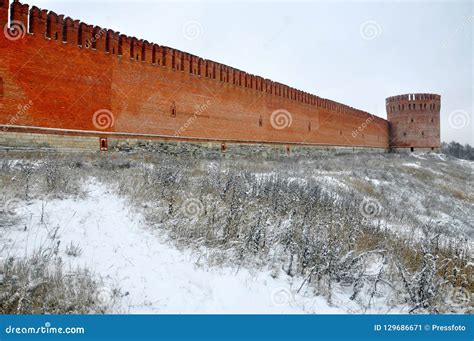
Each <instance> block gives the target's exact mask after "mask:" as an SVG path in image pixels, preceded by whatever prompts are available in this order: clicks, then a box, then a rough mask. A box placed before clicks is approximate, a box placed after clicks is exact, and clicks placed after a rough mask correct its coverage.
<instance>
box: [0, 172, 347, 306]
mask: <svg viewBox="0 0 474 341" xmlns="http://www.w3.org/2000/svg"><path fill="white" fill-rule="evenodd" d="M84 191H85V192H86V193H87V195H86V196H85V198H83V199H73V198H69V199H64V200H58V199H55V200H36V201H33V202H31V203H30V204H29V205H27V206H24V207H19V208H18V209H17V211H16V213H17V214H18V215H19V216H20V217H21V219H22V223H21V224H18V225H16V227H12V228H9V232H7V233H6V235H4V236H3V237H4V238H3V240H2V242H6V243H5V245H6V246H7V247H6V248H5V250H8V252H9V254H8V256H23V255H26V254H31V253H33V252H34V251H35V250H38V249H47V248H50V247H55V246H57V244H58V242H59V248H58V254H59V255H60V256H61V257H62V258H63V260H64V262H65V265H66V267H69V268H70V269H75V268H76V267H87V268H88V269H90V270H91V271H92V272H93V273H94V274H95V275H96V276H97V277H98V278H101V279H102V281H103V288H102V292H101V296H102V297H103V298H104V299H105V300H110V301H111V302H112V301H113V302H115V303H114V312H121V313H269V314H273V313H289V314H291V313H343V312H345V311H344V310H343V309H342V308H333V307H330V306H328V304H327V302H326V301H325V300H324V299H323V298H322V297H314V296H312V295H308V296H307V297H304V296H303V295H300V294H297V293H296V291H297V289H298V287H299V285H301V280H300V281H296V280H295V282H294V283H291V279H290V277H288V276H286V275H285V274H284V273H280V274H275V273H270V272H269V271H266V272H263V271H256V270H255V271H249V270H247V269H242V268H240V269H237V268H217V267H212V268H209V267H208V266H200V265H197V259H196V256H195V255H193V254H192V253H190V252H189V251H180V250H177V249H176V248H174V247H173V246H172V245H171V243H170V242H167V241H166V238H165V237H164V236H163V235H162V234H160V233H159V231H153V230H152V229H151V228H148V227H147V226H146V224H145V222H144V219H143V216H142V215H141V214H140V213H136V212H133V211H131V210H129V205H128V204H127V202H126V200H125V199H124V198H121V197H120V196H118V195H117V194H116V193H114V192H113V191H112V190H110V189H109V188H107V186H106V185H104V184H102V183H100V182H98V181H97V180H95V179H93V178H91V179H90V180H89V181H88V182H86V183H85V184H84ZM71 243H73V244H74V245H76V246H78V247H80V249H81V250H82V252H81V253H80V254H79V255H78V256H68V255H67V253H66V249H67V247H68V245H70V244H71ZM0 256H7V255H5V254H4V255H0ZM340 296H341V297H340V298H341V299H342V300H344V301H345V300H346V299H347V297H345V295H344V294H342V293H341V295H340ZM334 300H335V301H336V302H335V303H338V302H337V300H338V296H337V295H335V298H334ZM337 305H339V306H340V304H337Z"/></svg>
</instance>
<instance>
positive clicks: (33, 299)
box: [0, 253, 107, 314]
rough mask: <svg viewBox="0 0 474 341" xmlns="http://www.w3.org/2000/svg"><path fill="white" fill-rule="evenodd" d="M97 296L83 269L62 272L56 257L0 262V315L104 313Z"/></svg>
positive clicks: (97, 290)
mask: <svg viewBox="0 0 474 341" xmlns="http://www.w3.org/2000/svg"><path fill="white" fill-rule="evenodd" d="M99 294H100V292H99V283H97V282H96V281H95V280H94V279H92V276H91V274H90V273H89V272H88V271H87V270H81V269H78V270H74V271H65V269H64V265H63V264H62V262H61V260H60V259H59V258H52V257H50V256H47V255H44V254H41V253H38V254H35V255H34V256H32V257H29V258H24V259H18V258H10V259H8V260H4V261H2V262H0V313H1V314H46V313H47V314H90V313H105V312H107V306H106V305H105V304H104V303H103V302H102V301H101V299H100V295H99Z"/></svg>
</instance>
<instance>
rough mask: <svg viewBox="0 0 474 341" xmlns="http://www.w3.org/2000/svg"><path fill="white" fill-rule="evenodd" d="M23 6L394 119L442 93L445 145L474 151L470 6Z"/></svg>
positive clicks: (34, 1)
mask: <svg viewBox="0 0 474 341" xmlns="http://www.w3.org/2000/svg"><path fill="white" fill-rule="evenodd" d="M22 2H26V3H29V4H30V5H36V6H38V7H41V8H45V9H50V10H54V11H55V12H57V13H58V14H65V15H66V16H70V17H72V18H74V19H80V20H82V21H84V22H86V23H88V24H93V25H99V26H101V27H106V28H111V29H114V30H116V31H120V32H121V33H124V34H127V35H131V36H135V37H137V38H143V39H146V40H148V41H150V42H154V43H157V44H160V45H167V46H170V47H174V48H177V49H180V50H183V51H186V52H190V53H192V54H195V55H198V56H200V57H203V58H206V59H211V60H214V61H218V62H221V63H224V64H227V65H230V66H233V67H236V68H239V69H241V70H244V71H247V72H250V73H253V74H257V75H260V76H262V77H265V78H270V79H272V80H274V81H278V82H281V83H285V84H287V85H290V86H293V87H295V88H298V89H300V90H304V91H307V92H310V93H313V94H315V95H318V96H320V97H325V98H329V99H332V100H335V101H338V102H341V103H344V104H348V105H351V106H353V107H356V108H359V109H362V110H366V111H368V112H370V113H373V114H375V115H378V116H380V117H384V118H386V114H385V98H386V97H388V96H393V95H398V94H404V93H416V92H430V93H437V94H440V95H441V96H442V98H441V100H442V109H441V140H442V141H447V142H449V141H452V140H455V141H458V142H460V143H470V144H471V145H472V144H474V117H473V84H472V83H473V78H474V73H473V65H472V64H473V25H474V17H473V5H472V2H471V1H464V2H463V1H443V2H434V1H410V2H408V1H387V2H370V1H369V2H368V1H365V2H361V1H338V2H328V1H301V2H294V1H232V2H231V1H222V0H221V1H193V2H191V1H188V2H184V1H117V0H115V1H107V0H94V1H84V0H81V1H67V0H62V1H49V0H29V1H27V0H23V1H22Z"/></svg>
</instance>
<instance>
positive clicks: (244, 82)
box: [0, 0, 439, 150]
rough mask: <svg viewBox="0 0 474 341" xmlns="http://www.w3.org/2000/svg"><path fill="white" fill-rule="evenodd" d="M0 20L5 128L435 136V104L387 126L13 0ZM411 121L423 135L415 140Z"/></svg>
mask: <svg viewBox="0 0 474 341" xmlns="http://www.w3.org/2000/svg"><path fill="white" fill-rule="evenodd" d="M8 18H10V19H11V22H10V28H9V27H8ZM0 25H1V28H5V29H4V30H3V31H4V32H3V34H1V35H0V101H1V102H0V104H1V105H0V125H2V126H3V128H4V129H5V128H9V127H16V126H21V127H30V128H31V131H34V128H35V127H36V128H38V127H41V128H55V129H58V132H57V133H59V134H61V132H59V129H62V130H64V131H68V130H75V131H79V132H76V133H75V134H79V135H80V134H81V132H84V134H86V135H88V136H89V135H90V134H91V132H95V136H97V137H100V136H101V133H103V134H111V135H110V136H111V138H112V137H113V134H114V133H117V134H130V137H131V138H135V139H141V140H143V139H144V137H140V136H134V137H132V135H140V134H143V135H145V134H148V135H155V136H156V138H157V139H159V138H160V137H166V138H167V140H168V141H170V140H173V139H174V140H179V139H183V138H186V139H192V140H195V141H201V142H202V143H206V142H205V141H215V142H216V143H218V144H220V143H229V144H232V143H233V144H236V145H239V144H240V143H254V144H266V143H270V144H272V143H273V144H274V143H277V144H281V145H287V144H305V145H308V146H311V145H314V146H337V147H348V148H349V149H350V148H354V150H355V148H356V147H361V148H380V149H382V150H387V149H389V147H390V141H391V138H390V131H391V129H392V131H395V132H397V134H398V132H399V131H402V130H403V131H405V130H407V131H408V132H409V134H410V135H409V137H410V138H409V139H405V140H404V142H403V143H404V144H399V143H398V142H397V147H410V146H411V145H412V144H416V146H423V147H432V146H434V147H437V146H439V110H438V117H437V120H436V124H437V126H436V125H435V124H432V125H430V126H429V127H430V128H426V129H425V128H424V127H423V124H428V123H427V122H431V121H430V118H431V117H435V116H436V112H435V111H433V112H432V113H431V116H430V118H426V119H428V121H426V119H425V118H423V120H421V118H422V116H421V115H419V114H420V113H417V114H418V116H417V117H418V118H419V119H420V121H417V125H416V127H415V126H413V127H412V129H408V128H406V127H405V126H406V125H407V123H406V122H405V123H403V127H402V120H401V119H398V118H397V120H396V121H394V122H393V124H392V127H390V124H389V121H387V120H384V119H382V118H379V117H376V116H373V115H371V114H369V113H366V112H363V111H361V110H357V109H354V108H352V107H350V106H347V105H344V104H340V103H337V102H334V101H331V100H328V99H323V98H320V97H318V96H315V95H311V94H308V93H305V92H303V91H300V90H297V89H294V88H291V87H288V86H286V85H284V84H280V83H277V82H273V81H271V80H268V79H263V78H262V77H259V76H255V75H251V74H248V73H245V72H243V71H240V70H237V69H234V68H232V67H229V66H226V65H222V64H219V63H216V62H213V61H210V60H204V59H202V58H199V57H197V56H193V55H190V54H188V53H184V52H182V51H178V50H175V49H172V48H169V47H166V46H160V45H157V44H153V43H149V42H147V41H143V40H139V39H137V38H134V37H129V36H126V35H123V34H120V33H118V32H114V31H112V30H107V29H103V28H101V27H98V26H92V25H88V24H85V23H82V22H80V21H79V20H73V19H71V18H69V17H65V16H64V15H57V14H56V13H54V12H51V11H47V10H41V9H39V8H37V7H35V6H33V7H32V8H30V7H29V5H27V4H21V3H20V2H17V1H15V2H13V3H11V5H10V3H9V1H8V0H0ZM433 96H435V95H433ZM437 100H438V104H439V96H438V99H437ZM433 101H434V100H433ZM389 115H390V113H389ZM400 116H401V115H399V117H400ZM423 117H424V116H423ZM389 119H390V117H389ZM423 122H424V123H423ZM430 124H431V123H430ZM399 125H400V127H399ZM419 129H421V131H424V132H425V133H426V134H428V135H427V136H429V138H424V139H421V138H420V140H422V141H423V142H419V141H418V140H417V137H416V134H415V133H416V131H418V130H419ZM436 129H437V130H436ZM7 130H8V131H12V130H14V129H7ZM436 132H438V138H437V140H436V137H435V135H436ZM35 133H36V132H35ZM38 133H39V134H40V133H41V132H38ZM418 135H419V134H418ZM397 136H398V135H397ZM67 138H69V139H71V136H70V135H68V137H67ZM392 140H393V139H392ZM397 141H399V140H398V138H397ZM96 146H97V148H99V143H96ZM284 148H286V147H284Z"/></svg>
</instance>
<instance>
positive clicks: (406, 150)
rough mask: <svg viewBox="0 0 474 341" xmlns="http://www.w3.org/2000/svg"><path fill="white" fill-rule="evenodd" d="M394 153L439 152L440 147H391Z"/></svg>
mask: <svg viewBox="0 0 474 341" xmlns="http://www.w3.org/2000/svg"><path fill="white" fill-rule="evenodd" d="M390 150H391V151H392V152H394V153H440V152H441V149H440V148H436V147H433V148H431V147H429V148H417V147H413V148H412V147H403V148H393V147H392V148H391V149H390Z"/></svg>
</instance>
